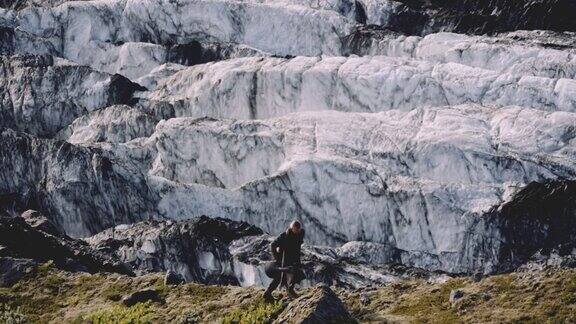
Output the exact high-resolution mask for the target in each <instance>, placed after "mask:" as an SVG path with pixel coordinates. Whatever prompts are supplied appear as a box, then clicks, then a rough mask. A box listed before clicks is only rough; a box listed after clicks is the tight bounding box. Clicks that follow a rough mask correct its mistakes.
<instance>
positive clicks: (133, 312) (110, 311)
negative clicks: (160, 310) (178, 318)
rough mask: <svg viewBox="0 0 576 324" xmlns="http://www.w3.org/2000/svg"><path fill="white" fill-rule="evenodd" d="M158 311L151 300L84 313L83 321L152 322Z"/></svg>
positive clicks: (98, 323)
mask: <svg viewBox="0 0 576 324" xmlns="http://www.w3.org/2000/svg"><path fill="white" fill-rule="evenodd" d="M156 313H157V311H156V310H155V309H154V306H153V304H152V302H150V301H148V302H145V303H139V304H136V305H134V306H132V307H124V306H120V305H115V306H112V307H108V308H105V309H101V310H97V311H94V312H91V313H89V314H87V315H83V316H82V322H86V321H87V322H90V323H94V324H106V323H119V324H132V323H142V324H143V323H152V322H154V320H155V319H156V315H155V314H156Z"/></svg>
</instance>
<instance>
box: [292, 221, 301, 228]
mask: <svg viewBox="0 0 576 324" xmlns="http://www.w3.org/2000/svg"><path fill="white" fill-rule="evenodd" d="M292 227H296V228H298V229H300V228H302V224H300V222H299V221H297V220H295V221H293V222H292V223H290V228H292Z"/></svg>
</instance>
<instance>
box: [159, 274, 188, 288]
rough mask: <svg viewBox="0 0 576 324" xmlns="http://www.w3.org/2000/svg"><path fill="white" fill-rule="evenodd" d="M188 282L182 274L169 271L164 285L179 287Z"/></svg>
mask: <svg viewBox="0 0 576 324" xmlns="http://www.w3.org/2000/svg"><path fill="white" fill-rule="evenodd" d="M184 282H186V280H185V279H184V277H182V276H181V275H180V274H178V273H176V272H174V271H172V270H168V271H167V272H166V276H164V285H167V286H168V285H179V284H182V283H184Z"/></svg>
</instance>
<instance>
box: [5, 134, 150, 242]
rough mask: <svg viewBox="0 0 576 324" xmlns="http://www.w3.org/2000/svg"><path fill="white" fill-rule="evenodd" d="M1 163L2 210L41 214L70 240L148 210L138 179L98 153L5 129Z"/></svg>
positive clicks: (147, 197)
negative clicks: (29, 210) (30, 211)
mask: <svg viewBox="0 0 576 324" xmlns="http://www.w3.org/2000/svg"><path fill="white" fill-rule="evenodd" d="M0 157H1V158H0V195H1V196H5V197H6V198H5V199H3V200H4V201H5V204H4V205H9V206H11V208H17V209H19V210H20V212H22V211H25V210H27V209H30V208H33V209H37V210H40V211H42V212H43V213H44V214H45V215H47V216H48V217H49V218H50V220H51V221H52V222H53V223H54V224H55V225H56V227H57V228H58V229H59V230H62V231H64V232H65V233H67V234H69V235H71V236H74V237H81V236H88V235H91V234H95V233H97V232H100V231H102V230H103V229H105V228H108V227H111V226H114V225H115V224H119V223H126V222H129V223H132V222H135V221H138V220H142V219H138V218H137V217H142V218H143V219H146V218H148V217H149V216H147V215H149V213H150V211H151V210H153V207H152V203H153V201H154V197H153V196H152V195H151V194H150V193H149V191H148V187H147V185H146V183H145V181H144V179H143V175H142V174H141V173H140V172H139V171H137V170H133V169H130V168H128V167H125V166H121V165H119V164H116V163H115V162H114V161H112V160H110V159H109V158H107V157H105V156H103V155H102V154H101V153H100V152H99V151H98V150H95V149H88V148H82V147H77V146H74V145H71V144H69V143H66V142H60V141H55V140H45V139H38V138H35V137H33V136H30V135H27V134H22V133H17V132H14V131H12V130H7V129H4V130H1V131H0ZM0 207H1V206H0Z"/></svg>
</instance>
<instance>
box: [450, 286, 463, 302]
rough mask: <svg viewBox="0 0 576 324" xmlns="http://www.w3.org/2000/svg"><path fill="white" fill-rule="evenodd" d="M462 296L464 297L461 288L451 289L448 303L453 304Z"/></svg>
mask: <svg viewBox="0 0 576 324" xmlns="http://www.w3.org/2000/svg"><path fill="white" fill-rule="evenodd" d="M462 297H464V291H462V290H461V289H453V290H452V291H451V292H450V299H449V301H450V304H454V303H455V302H456V301H458V300H459V299H460V298H462Z"/></svg>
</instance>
